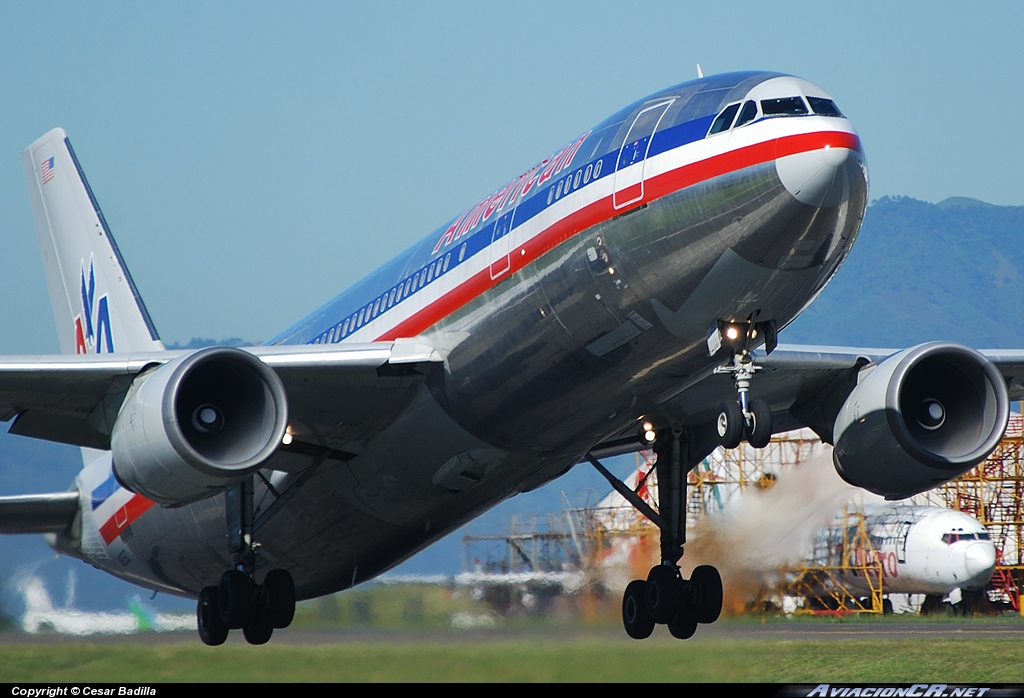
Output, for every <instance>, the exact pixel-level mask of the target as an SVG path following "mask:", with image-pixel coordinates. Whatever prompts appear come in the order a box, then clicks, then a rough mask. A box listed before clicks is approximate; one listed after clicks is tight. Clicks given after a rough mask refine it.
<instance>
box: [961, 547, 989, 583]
mask: <svg viewBox="0 0 1024 698" xmlns="http://www.w3.org/2000/svg"><path fill="white" fill-rule="evenodd" d="M964 565H965V567H966V568H967V574H968V575H969V577H970V580H971V582H972V586H981V585H983V584H986V583H988V580H989V579H991V578H992V570H993V569H995V566H996V549H995V546H994V545H991V544H989V545H985V544H984V543H973V544H971V545H970V546H968V548H967V550H965V551H964ZM964 586H967V585H966V584H965V585H964Z"/></svg>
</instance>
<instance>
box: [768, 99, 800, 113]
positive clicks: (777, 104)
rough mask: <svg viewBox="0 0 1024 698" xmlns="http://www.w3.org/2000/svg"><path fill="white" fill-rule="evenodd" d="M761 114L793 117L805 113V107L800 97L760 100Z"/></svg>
mask: <svg viewBox="0 0 1024 698" xmlns="http://www.w3.org/2000/svg"><path fill="white" fill-rule="evenodd" d="M761 113H763V114H764V115H765V116H794V115H799V114H806V113H807V105H806V104H804V100H803V99H801V98H800V97H780V98H778V99H762V100H761Z"/></svg>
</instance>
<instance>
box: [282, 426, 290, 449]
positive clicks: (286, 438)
mask: <svg viewBox="0 0 1024 698" xmlns="http://www.w3.org/2000/svg"><path fill="white" fill-rule="evenodd" d="M290 430H291V427H288V430H286V431H285V432H284V436H283V437H282V438H281V443H282V444H284V445H285V446H287V445H288V444H290V443H291V442H292V435H291V431H290Z"/></svg>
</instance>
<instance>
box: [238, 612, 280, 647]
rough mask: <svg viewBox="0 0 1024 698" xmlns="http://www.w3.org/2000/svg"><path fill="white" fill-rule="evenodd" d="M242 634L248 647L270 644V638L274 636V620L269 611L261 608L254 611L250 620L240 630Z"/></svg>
mask: <svg viewBox="0 0 1024 698" xmlns="http://www.w3.org/2000/svg"><path fill="white" fill-rule="evenodd" d="M242 634H243V635H244V636H245V641H246V642H248V643H249V644H250V645H265V644H267V643H268V642H270V636H271V635H273V634H274V620H273V618H272V617H271V613H270V611H269V610H268V609H263V608H258V609H256V610H255V612H253V614H252V618H250V619H249V622H248V623H246V624H245V627H244V628H242Z"/></svg>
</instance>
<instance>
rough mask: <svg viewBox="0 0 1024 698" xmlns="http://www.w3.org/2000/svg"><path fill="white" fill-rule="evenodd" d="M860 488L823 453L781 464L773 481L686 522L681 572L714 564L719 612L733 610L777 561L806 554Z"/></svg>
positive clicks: (749, 596)
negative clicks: (721, 592) (693, 522)
mask: <svg viewBox="0 0 1024 698" xmlns="http://www.w3.org/2000/svg"><path fill="white" fill-rule="evenodd" d="M858 492H859V490H858V489H857V488H855V487H853V486H851V485H848V484H846V483H845V482H843V481H842V480H841V479H840V477H839V475H838V474H837V473H836V471H835V468H834V467H833V465H832V454H831V452H829V453H827V454H822V455H819V456H814V457H811V458H808V459H807V460H805V461H803V462H802V463H801V464H800V465H799V466H797V467H795V468H789V469H786V470H783V471H782V472H780V473H779V474H778V479H777V481H776V483H775V485H774V486H773V487H771V488H770V489H767V490H751V489H748V490H746V491H744V493H743V494H742V495H741V496H740V497H738V498H736V499H735V500H733V501H732V502H730V503H729V505H728V506H726V507H725V508H724V509H723V510H722V511H721V512H719V513H716V514H713V515H710V516H707V517H705V518H703V519H701V520H700V521H699V522H698V523H697V524H696V525H695V526H692V527H691V528H690V531H689V532H688V535H687V543H686V546H685V551H686V553H685V555H684V556H683V559H682V560H680V566H681V567H682V571H683V574H684V576H686V577H689V575H690V573H691V572H692V570H693V568H694V567H696V566H697V565H714V566H715V567H717V568H718V571H719V572H720V573H721V575H722V584H723V587H724V591H725V603H724V605H723V609H722V610H723V612H724V613H738V612H740V611H742V610H743V609H744V608H745V607H746V605H747V604H748V603H750V602H751V601H753V600H754V599H756V598H757V597H758V596H759V594H760V592H762V591H763V590H764V589H765V587H766V586H767V585H768V584H769V582H770V581H771V578H772V576H773V573H774V572H775V571H776V570H777V569H778V568H779V567H780V566H782V565H785V564H790V563H794V562H798V561H800V560H802V559H803V558H804V557H805V556H806V554H807V550H808V547H809V545H810V543H811V542H812V541H813V539H814V534H815V532H816V531H817V530H818V529H820V528H821V527H822V526H825V525H827V524H828V522H829V521H830V520H831V518H832V516H833V515H834V514H835V513H836V512H837V511H839V510H841V508H842V507H843V505H844V504H846V503H847V502H848V501H849V500H850V499H851V498H853V497H854V496H855V495H856V494H857V493H858Z"/></svg>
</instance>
